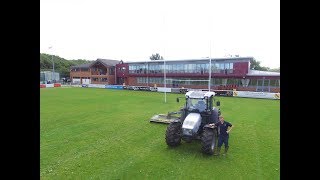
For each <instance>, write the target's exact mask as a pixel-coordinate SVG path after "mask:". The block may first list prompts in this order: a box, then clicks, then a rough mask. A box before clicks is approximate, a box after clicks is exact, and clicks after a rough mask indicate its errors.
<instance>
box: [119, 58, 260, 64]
mask: <svg viewBox="0 0 320 180" xmlns="http://www.w3.org/2000/svg"><path fill="white" fill-rule="evenodd" d="M250 59H254V58H253V57H224V58H211V61H212V62H213V61H226V60H237V61H238V60H240V61H250ZM209 60H210V59H209V58H197V59H175V60H172V59H169V60H167V59H166V60H150V59H147V60H144V61H127V62H125V63H128V64H133V63H146V62H147V63H159V62H162V63H163V62H164V61H166V62H181V61H182V62H184V61H209Z"/></svg>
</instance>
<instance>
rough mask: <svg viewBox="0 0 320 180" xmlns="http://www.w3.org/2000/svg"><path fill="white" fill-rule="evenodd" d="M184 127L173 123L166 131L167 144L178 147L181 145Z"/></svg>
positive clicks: (178, 123)
mask: <svg viewBox="0 0 320 180" xmlns="http://www.w3.org/2000/svg"><path fill="white" fill-rule="evenodd" d="M181 135H182V125H181V123H180V122H172V123H170V124H169V125H168V127H167V131H166V143H167V145H168V146H178V145H179V144H180V143H181Z"/></svg>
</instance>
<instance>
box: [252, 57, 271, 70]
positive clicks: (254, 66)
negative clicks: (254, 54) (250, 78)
mask: <svg viewBox="0 0 320 180" xmlns="http://www.w3.org/2000/svg"><path fill="white" fill-rule="evenodd" d="M260 63H261V62H260V61H256V60H254V59H251V60H250V69H253V70H259V71H269V69H270V68H269V67H264V66H261V65H260Z"/></svg>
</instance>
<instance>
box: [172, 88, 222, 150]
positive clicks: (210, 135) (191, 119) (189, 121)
mask: <svg viewBox="0 0 320 180" xmlns="http://www.w3.org/2000/svg"><path fill="white" fill-rule="evenodd" d="M214 96H215V93H214V92H210V91H209V92H208V91H189V92H187V93H186V94H185V99H186V104H185V106H184V107H183V108H182V109H181V110H180V114H181V116H180V118H179V119H176V120H174V121H172V122H171V123H170V124H169V125H168V127H167V131H166V143H167V145H168V146H178V145H179V144H180V143H181V139H182V140H184V141H185V142H191V141H192V140H196V139H197V140H201V141H202V152H203V153H205V154H210V155H212V154H213V153H214V150H215V147H216V144H217V139H218V131H217V128H216V127H212V126H210V125H208V124H211V123H217V122H218V120H219V115H220V114H221V113H220V108H219V106H220V101H217V102H216V107H214V105H213V103H214V101H215V99H214ZM177 102H179V98H177Z"/></svg>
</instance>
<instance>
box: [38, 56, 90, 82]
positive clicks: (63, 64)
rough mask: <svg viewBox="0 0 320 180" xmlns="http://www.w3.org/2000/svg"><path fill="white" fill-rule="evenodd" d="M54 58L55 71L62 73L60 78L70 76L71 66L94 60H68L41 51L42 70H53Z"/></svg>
mask: <svg viewBox="0 0 320 180" xmlns="http://www.w3.org/2000/svg"><path fill="white" fill-rule="evenodd" d="M52 58H53V61H54V71H55V72H58V73H60V78H67V77H70V66H74V65H80V64H87V63H90V62H92V61H88V60H85V59H77V60H67V59H64V58H61V57H59V56H55V55H53V56H51V55H50V54H45V53H40V71H52V65H53V64H52Z"/></svg>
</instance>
